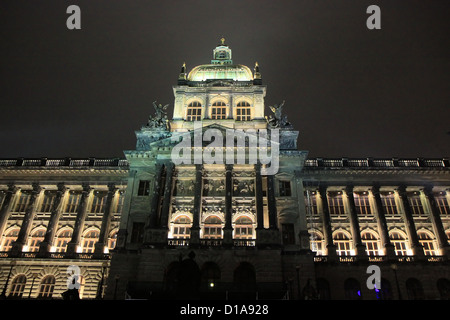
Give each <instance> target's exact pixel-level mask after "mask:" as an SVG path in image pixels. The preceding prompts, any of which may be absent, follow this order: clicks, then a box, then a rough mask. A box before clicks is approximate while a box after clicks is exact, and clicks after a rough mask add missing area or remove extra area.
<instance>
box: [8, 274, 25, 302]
mask: <svg viewBox="0 0 450 320" xmlns="http://www.w3.org/2000/svg"><path fill="white" fill-rule="evenodd" d="M26 283H27V277H26V276H25V275H24V274H20V275H18V276H16V277H15V278H14V279H13V281H12V284H11V292H10V293H9V296H10V297H16V298H21V297H22V295H23V291H24V290H25V284H26Z"/></svg>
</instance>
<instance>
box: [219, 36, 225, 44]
mask: <svg viewBox="0 0 450 320" xmlns="http://www.w3.org/2000/svg"><path fill="white" fill-rule="evenodd" d="M220 42H221V43H222V45H224V44H225V38H224V37H222V38H221V39H220Z"/></svg>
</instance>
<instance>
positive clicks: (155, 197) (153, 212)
mask: <svg viewBox="0 0 450 320" xmlns="http://www.w3.org/2000/svg"><path fill="white" fill-rule="evenodd" d="M162 173H163V166H162V165H161V164H157V165H156V172H155V180H154V183H153V194H152V198H151V206H150V214H149V216H148V220H147V226H146V229H149V228H150V229H151V228H155V227H156V226H157V216H158V202H159V197H160V193H161V176H162Z"/></svg>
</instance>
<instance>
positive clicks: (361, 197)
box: [354, 192, 371, 215]
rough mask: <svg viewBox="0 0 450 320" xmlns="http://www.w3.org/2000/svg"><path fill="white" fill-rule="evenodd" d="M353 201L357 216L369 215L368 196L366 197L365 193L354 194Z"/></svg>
mask: <svg viewBox="0 0 450 320" xmlns="http://www.w3.org/2000/svg"><path fill="white" fill-rule="evenodd" d="M354 199H355V207H356V212H357V213H358V214H359V215H369V214H371V211H370V204H369V196H368V195H367V193H366V192H362V193H355V194H354Z"/></svg>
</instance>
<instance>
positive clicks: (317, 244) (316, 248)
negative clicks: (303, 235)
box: [309, 231, 323, 256]
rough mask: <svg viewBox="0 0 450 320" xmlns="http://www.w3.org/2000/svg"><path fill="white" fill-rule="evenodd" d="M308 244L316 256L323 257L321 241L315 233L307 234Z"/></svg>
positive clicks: (320, 237) (319, 236)
mask: <svg viewBox="0 0 450 320" xmlns="http://www.w3.org/2000/svg"><path fill="white" fill-rule="evenodd" d="M309 239H310V241H309V243H310V246H311V251H313V252H315V253H316V254H317V255H318V256H322V255H323V239H322V236H321V235H320V234H319V233H318V232H315V231H312V232H310V234H309Z"/></svg>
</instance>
